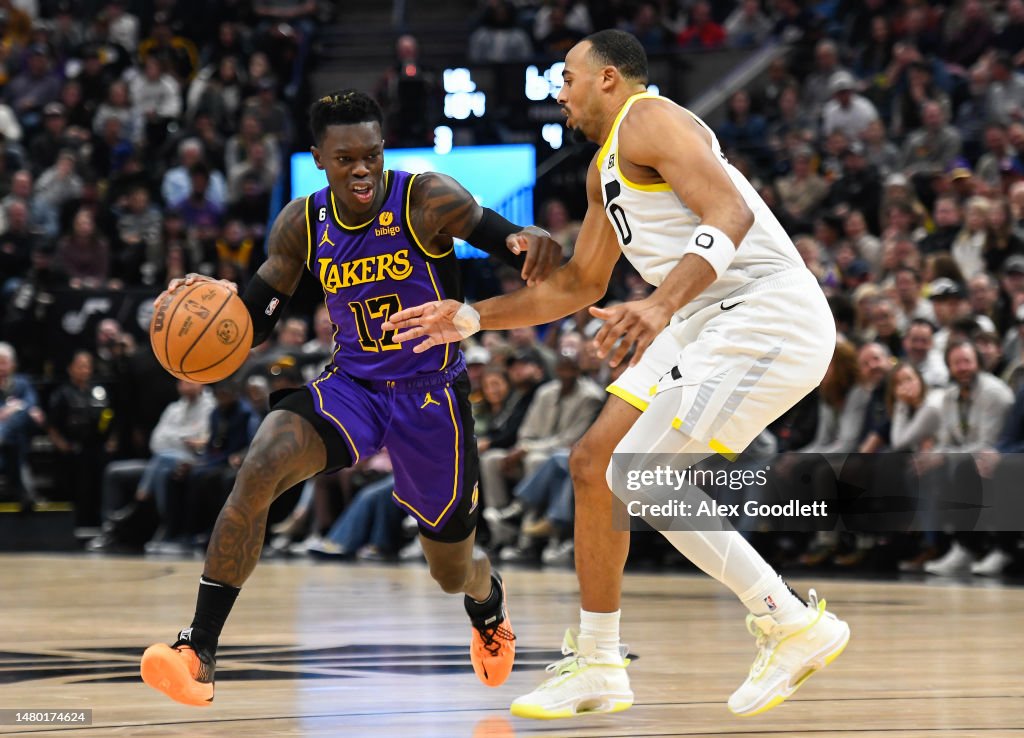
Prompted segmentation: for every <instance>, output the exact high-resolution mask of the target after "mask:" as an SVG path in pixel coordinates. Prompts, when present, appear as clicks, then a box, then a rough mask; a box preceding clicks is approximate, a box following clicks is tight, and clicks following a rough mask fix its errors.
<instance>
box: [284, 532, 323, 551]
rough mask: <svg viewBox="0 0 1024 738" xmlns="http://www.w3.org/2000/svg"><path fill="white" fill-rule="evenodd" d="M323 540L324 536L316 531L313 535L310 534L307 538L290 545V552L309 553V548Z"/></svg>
mask: <svg viewBox="0 0 1024 738" xmlns="http://www.w3.org/2000/svg"><path fill="white" fill-rule="evenodd" d="M323 540H324V539H323V537H322V536H319V535H317V534H315V533H314V534H313V535H311V536H308V537H307V538H306V540H304V541H299V542H298V543H293V544H292V545H290V546H289V547H288V553H291V554H304V553H309V549H310V548H311V547H312V546H315V545H319V544H320V543H322V542H323Z"/></svg>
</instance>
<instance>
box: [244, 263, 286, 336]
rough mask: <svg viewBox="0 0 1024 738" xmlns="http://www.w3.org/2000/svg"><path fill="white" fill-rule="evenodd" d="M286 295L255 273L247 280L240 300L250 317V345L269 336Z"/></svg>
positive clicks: (279, 314)
mask: <svg viewBox="0 0 1024 738" xmlns="http://www.w3.org/2000/svg"><path fill="white" fill-rule="evenodd" d="M288 299H289V298H288V295H286V294H284V293H283V292H278V291H277V290H275V289H274V288H273V287H271V286H270V285H269V284H267V283H266V282H265V281H264V279H263V278H262V277H261V276H260V275H259V274H256V275H255V276H253V278H252V279H251V280H250V281H249V286H248V287H246V288H245V294H243V295H242V302H244V303H245V306H246V307H247V308H248V309H249V317H250V318H252V345H253V346H259V345H260V344H261V343H263V342H264V341H266V340H267V339H268V338H270V334H271V333H273V332H274V326H275V325H277V319H278V318H280V317H281V313H282V312H283V311H284V308H285V305H287V304H288Z"/></svg>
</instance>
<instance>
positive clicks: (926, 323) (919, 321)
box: [907, 318, 938, 336]
mask: <svg viewBox="0 0 1024 738" xmlns="http://www.w3.org/2000/svg"><path fill="white" fill-rule="evenodd" d="M915 326H923V327H925V328H927V329H928V330H929V332H931V334H932V335H933V336H934V335H935V334H936V333H937V332H938V329H937V328H936V327H935V324H934V323H933V322H931V321H930V320H928V318H914V319H913V320H911V321H910V325H908V326H907V333H910V329H911V328H913V327H915Z"/></svg>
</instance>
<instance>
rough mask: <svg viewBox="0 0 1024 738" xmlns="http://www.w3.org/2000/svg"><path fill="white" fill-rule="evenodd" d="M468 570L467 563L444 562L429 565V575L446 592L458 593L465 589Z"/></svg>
mask: <svg viewBox="0 0 1024 738" xmlns="http://www.w3.org/2000/svg"><path fill="white" fill-rule="evenodd" d="M469 571H470V567H469V564H468V563H458V564H454V563H445V564H438V565H431V567H430V576H431V577H433V579H434V581H435V582H437V584H438V586H440V587H441V589H442V590H443V591H444V592H446V593H447V594H459V593H460V592H462V591H464V590H465V587H466V580H467V579H468V578H469Z"/></svg>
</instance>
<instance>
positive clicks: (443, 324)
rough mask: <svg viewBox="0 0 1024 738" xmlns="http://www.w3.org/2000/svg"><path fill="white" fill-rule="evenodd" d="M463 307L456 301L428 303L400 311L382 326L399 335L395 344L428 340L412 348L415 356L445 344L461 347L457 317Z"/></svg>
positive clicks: (395, 338) (395, 337)
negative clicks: (456, 323) (421, 339)
mask: <svg viewBox="0 0 1024 738" xmlns="http://www.w3.org/2000/svg"><path fill="white" fill-rule="evenodd" d="M461 307H462V303H461V302H458V301H457V300H441V301H440V302H426V303H424V304H422V305H417V306H416V307H411V308H406V309H405V310H399V311H398V312H397V313H395V314H394V315H391V316H389V317H388V319H387V320H386V321H384V322H383V323H382V324H381V328H383V329H384V330H386V331H400V332H399V333H396V334H395V336H394V338H393V339H392V340H394V341H398V342H399V343H402V342H404V341H411V340H413V339H414V338H419V337H420V336H426V340H425V341H421V342H420V343H418V344H416V345H415V346H413V347H412V350H413V353H416V354H422V353H423V352H424V351H426V350H427V349H429V348H432V347H434V346H440V345H441V344H442V343H458V342H459V341H461V340H462V334H460V333H459V330H458V328H456V327H455V314H456V313H457V312H459V308H461Z"/></svg>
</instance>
